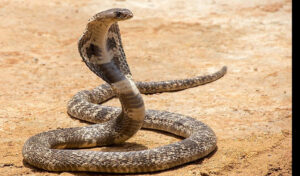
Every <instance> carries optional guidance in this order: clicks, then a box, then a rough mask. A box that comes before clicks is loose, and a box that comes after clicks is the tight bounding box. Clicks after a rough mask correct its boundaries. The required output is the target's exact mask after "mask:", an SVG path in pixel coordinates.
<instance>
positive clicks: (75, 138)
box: [22, 8, 226, 173]
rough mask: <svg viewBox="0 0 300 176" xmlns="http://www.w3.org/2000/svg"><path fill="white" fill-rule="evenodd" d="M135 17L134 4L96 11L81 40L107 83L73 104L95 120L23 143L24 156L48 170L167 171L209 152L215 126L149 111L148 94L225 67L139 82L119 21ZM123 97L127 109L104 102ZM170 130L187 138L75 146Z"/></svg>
mask: <svg viewBox="0 0 300 176" xmlns="http://www.w3.org/2000/svg"><path fill="white" fill-rule="evenodd" d="M131 17H133V14H132V12H131V11H130V10H128V9H119V8H115V9H109V10H106V11H103V12H100V13H98V14H96V15H94V16H93V17H92V18H91V19H90V20H89V22H88V24H87V26H86V30H85V32H84V33H83V35H82V36H81V38H80V39H79V42H78V49H79V53H80V55H81V57H82V59H83V61H84V62H85V64H86V65H87V66H88V67H89V68H90V70H91V71H93V72H94V73H95V74H96V75H98V76H99V77H101V78H102V79H103V80H104V81H105V82H106V84H102V85H100V86H98V87H96V88H94V89H92V90H83V91H80V92H78V93H77V94H76V95H75V96H74V97H73V98H72V99H71V100H70V101H69V103H68V110H67V111H68V114H69V115H71V116H73V117H76V118H78V119H81V120H84V121H88V122H93V123H96V124H92V125H89V126H85V127H74V128H65V129H56V130H52V131H47V132H42V133H40V134H37V135H35V136H32V137H30V138H29V139H28V140H27V141H26V142H25V144H24V146H23V151H22V153H23V158H24V160H25V161H26V162H27V163H29V164H30V165H33V166H35V167H38V168H41V169H44V170H48V171H91V172H109V173H140V172H152V171H159V170H165V169H168V168H172V167H175V166H178V165H182V164H184V163H187V162H191V161H195V160H197V159H200V158H202V157H205V156H206V155H208V154H209V153H211V152H212V151H214V150H215V148H216V143H217V139H216V136H215V133H214V132H213V131H212V129H211V128H210V127H208V126H207V125H205V124H204V123H202V122H200V121H198V120H195V119H194V118H191V117H188V116H184V115H181V114H177V113H171V112H167V111H156V110H145V106H144V102H143V99H142V97H141V93H143V94H151V93H159V92H167V91H177V90H183V89H187V88H190V87H195V86H199V85H202V84H206V83H209V82H212V81H215V80H217V79H219V78H221V77H222V76H223V75H224V74H225V73H226V67H225V66H224V67H223V68H222V69H221V70H219V71H218V72H215V73H213V74H209V75H205V76H198V77H194V78H189V79H182V80H170V81H161V82H134V81H133V78H132V75H131V72H130V69H129V66H128V64H127V61H126V57H125V53H124V50H123V47H122V41H121V37H120V31H119V27H118V24H117V22H118V21H123V20H127V19H129V18H131ZM113 97H117V98H119V100H120V102H121V106H122V107H121V108H117V107H111V106H103V105H101V103H103V102H105V101H107V100H109V99H111V98H113ZM141 128H148V129H155V130H161V131H166V132H169V133H172V134H175V135H178V136H181V137H183V138H184V139H183V140H181V141H179V142H176V143H172V144H169V145H165V146H161V147H157V148H153V149H148V150H140V151H129V152H101V151H90V150H75V149H76V148H89V147H95V146H107V145H112V144H119V143H122V142H124V141H126V140H127V139H129V138H130V137H132V136H133V135H134V134H135V133H136V132H137V131H138V130H139V129H141Z"/></svg>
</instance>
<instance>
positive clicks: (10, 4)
mask: <svg viewBox="0 0 300 176" xmlns="http://www.w3.org/2000/svg"><path fill="white" fill-rule="evenodd" d="M112 7H126V8H129V9H131V10H132V11H133V13H134V15H135V17H134V18H133V19H132V20H130V21H126V22H122V23H120V28H121V33H122V39H123V43H124V47H125V52H126V55H127V58H128V62H129V65H130V66H131V70H132V73H133V75H134V78H135V79H136V80H139V81H150V80H166V79H173V78H186V77H191V76H196V75H202V74H206V73H211V72H213V71H216V70H217V69H219V68H221V66H223V65H227V66H228V73H227V75H226V76H225V77H223V78H222V79H220V80H218V81H216V82H214V83H211V84H207V85H204V86H200V87H197V88H192V89H189V90H184V91H180V92H174V93H163V94H156V95H144V96H143V97H144V100H145V103H146V106H147V108H149V109H160V110H168V111H171V112H177V113H181V114H186V115H190V116H192V117H194V118H197V119H199V120H201V121H203V122H205V123H207V124H208V125H209V126H211V127H212V129H214V131H215V132H216V134H217V136H218V150H217V151H216V152H215V153H214V154H212V155H211V156H210V157H208V158H205V159H203V160H199V161H196V162H193V163H190V164H187V165H184V166H181V167H177V168H174V169H171V170H168V171H164V172H158V173H155V174H154V175H162V176H174V175H187V176H192V175H202V176H207V175H263V176H269V175H271V176H275V175H282V176H285V175H291V172H292V171H291V160H292V159H291V119H292V113H291V1H290V0H264V1H262V0H251V1H238V0H219V1H215V0H201V1H200V0H189V1H185V0H172V1H171V0H170V1H162V3H160V0H142V1H141V0H132V1H129V0H115V1H112V0H111V1H109V0H107V1H104V0H101V1H97V0H86V1H76V0H64V1H60V0H53V1H40V0H32V1H22V0H2V1H0V25H1V27H0V69H1V70H0V71H1V77H0V90H1V91H0V106H1V108H0V144H1V145H0V151H1V153H0V175H64V176H66V175H96V174H91V173H69V172H63V173H50V172H46V171H42V170H39V169H35V168H33V167H30V166H28V165H26V164H24V163H23V161H22V153H21V150H22V146H23V144H24V142H25V140H26V139H28V138H29V137H30V136H32V135H34V134H37V133H39V132H43V131H47V130H51V129H56V128H65V127H76V126H85V125H86V124H85V123H83V122H80V121H78V120H75V119H72V118H70V117H69V116H68V115H67V113H66V104H67V101H68V100H69V99H70V98H71V97H72V96H73V95H74V94H75V93H76V92H78V91H79V90H83V89H92V88H94V87H95V86H97V85H99V84H101V83H103V81H102V80H100V79H99V78H98V77H96V76H95V75H94V74H93V73H91V71H89V70H88V68H87V67H86V66H85V65H84V64H83V63H82V62H81V59H80V56H79V54H78V51H77V40H78V38H79V36H80V35H81V33H82V32H83V30H84V28H85V25H86V23H87V20H88V18H90V17H91V16H92V15H94V14H95V13H97V12H99V11H102V10H105V9H108V8H112ZM107 104H109V105H115V106H119V103H118V101H117V100H112V101H110V102H108V103H107ZM178 140H180V139H178V138H175V137H173V136H169V135H165V134H163V133H157V132H153V131H146V130H141V131H139V132H138V134H137V135H136V136H135V137H133V138H132V139H130V140H129V141H128V142H127V143H125V144H124V145H121V146H117V147H112V149H111V148H104V149H102V150H108V151H111V150H139V149H145V148H153V147H157V146H161V145H165V144H169V143H172V142H175V141H178ZM146 175H147V174H146Z"/></svg>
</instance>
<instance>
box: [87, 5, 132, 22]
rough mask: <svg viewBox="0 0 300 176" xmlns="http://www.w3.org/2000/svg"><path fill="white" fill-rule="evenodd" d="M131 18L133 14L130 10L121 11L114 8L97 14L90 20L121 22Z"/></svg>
mask: <svg viewBox="0 0 300 176" xmlns="http://www.w3.org/2000/svg"><path fill="white" fill-rule="evenodd" d="M132 17H133V14H132V12H131V11H130V10H128V9H121V8H114V9H109V10H106V11H103V12H100V13H97V14H96V15H95V16H93V17H92V19H90V21H92V20H101V21H104V20H108V21H113V22H117V21H123V20H127V19H130V18H132Z"/></svg>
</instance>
